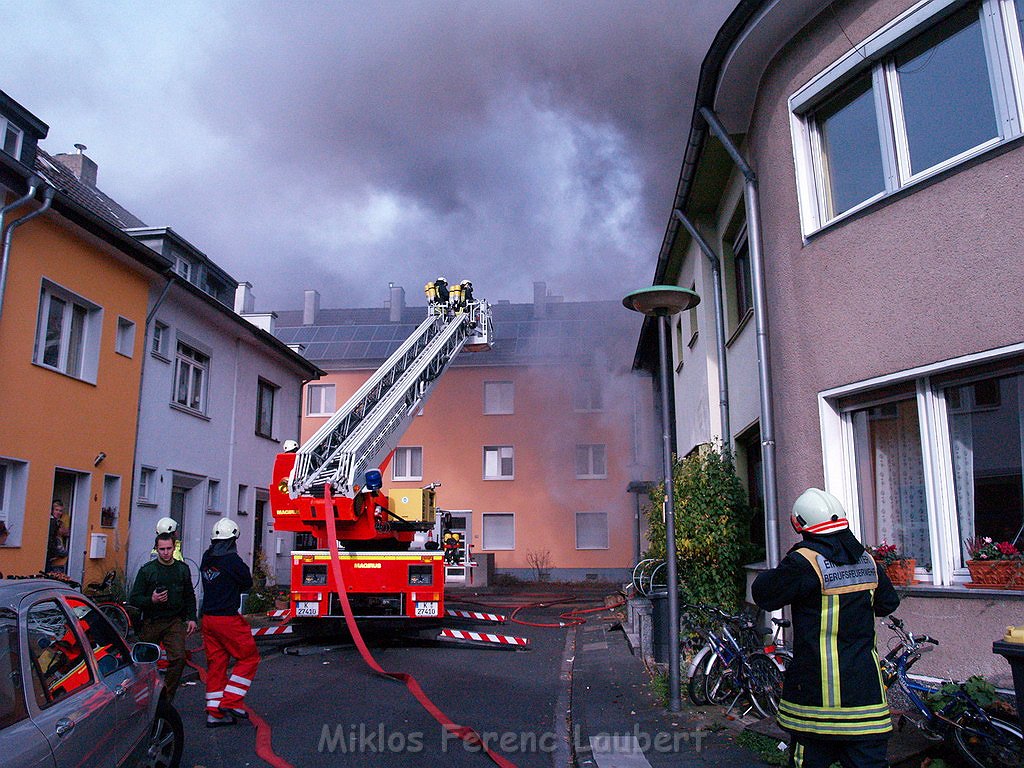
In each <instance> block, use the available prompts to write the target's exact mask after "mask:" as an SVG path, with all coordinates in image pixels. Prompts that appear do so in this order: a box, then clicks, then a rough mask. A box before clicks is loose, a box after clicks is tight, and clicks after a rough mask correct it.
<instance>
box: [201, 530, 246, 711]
mask: <svg viewBox="0 0 1024 768" xmlns="http://www.w3.org/2000/svg"><path fill="white" fill-rule="evenodd" d="M238 535H239V530H238V525H237V524H236V523H235V521H234V520H232V519H230V518H228V517H222V518H221V519H220V520H218V521H217V522H216V523H215V524H214V526H213V532H212V533H211V535H210V548H209V549H208V550H206V552H205V553H203V562H202V563H201V564H200V566H199V572H200V573H201V574H202V577H203V610H202V622H203V624H202V626H203V647H204V648H205V650H206V665H207V668H206V727H207V728H217V727H219V726H223V725H233V724H234V723H235V720H236V718H240V719H246V718H248V717H249V713H248V710H247V709H246V708H245V704H244V698H245V694H246V693H248V691H249V686H250V685H252V679H253V677H254V676H255V674H256V668H257V667H258V666H259V663H260V653H259V651H258V650H257V649H256V641H255V640H253V637H252V631H251V630H250V629H249V624H248V623H247V622H246V620H245V619H243V618H242V616H241V614H240V613H239V607H240V604H241V597H242V593H243V592H247V591H248V590H249V589H251V588H252V572H251V571H250V570H249V566H247V565H246V564H245V562H244V561H243V560H242V558H241V557H239V556H238V548H237V546H236V542H237V541H238ZM231 659H235V665H234V668H233V669H232V670H231V675H230V677H229V676H228V666H229V664H230V662H231Z"/></svg>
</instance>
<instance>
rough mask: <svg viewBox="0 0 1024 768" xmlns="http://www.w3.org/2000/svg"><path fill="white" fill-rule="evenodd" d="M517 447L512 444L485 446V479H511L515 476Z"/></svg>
mask: <svg viewBox="0 0 1024 768" xmlns="http://www.w3.org/2000/svg"><path fill="white" fill-rule="evenodd" d="M514 458H515V449H514V448H513V447H512V446H511V445H496V446H489V447H485V448H484V480H511V479H512V478H513V477H514V476H515V461H514Z"/></svg>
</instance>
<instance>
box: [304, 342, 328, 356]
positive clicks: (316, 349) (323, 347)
mask: <svg viewBox="0 0 1024 768" xmlns="http://www.w3.org/2000/svg"><path fill="white" fill-rule="evenodd" d="M327 346H328V345H327V344H323V343H320V344H310V345H309V346H308V347H306V351H305V352H304V353H303V354H304V355H305V356H306V358H307V359H309V360H321V359H323V357H324V354H325V353H326V352H327Z"/></svg>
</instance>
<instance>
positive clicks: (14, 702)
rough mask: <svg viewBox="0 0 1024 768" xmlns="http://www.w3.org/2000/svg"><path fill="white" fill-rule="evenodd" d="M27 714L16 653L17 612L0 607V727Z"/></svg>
mask: <svg viewBox="0 0 1024 768" xmlns="http://www.w3.org/2000/svg"><path fill="white" fill-rule="evenodd" d="M27 716H28V712H27V711H26V710H25V694H24V690H23V689H22V685H21V657H20V656H19V654H18V614H17V613H15V612H14V611H12V610H11V609H10V608H0V728H6V727H7V726H9V725H11V724H13V723H16V722H18V721H19V720H22V719H24V718H25V717H27Z"/></svg>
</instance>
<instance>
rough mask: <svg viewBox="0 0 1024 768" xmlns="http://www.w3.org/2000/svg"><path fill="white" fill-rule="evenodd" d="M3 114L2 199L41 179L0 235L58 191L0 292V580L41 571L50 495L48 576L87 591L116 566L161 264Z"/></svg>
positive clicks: (27, 122)
mask: <svg viewBox="0 0 1024 768" xmlns="http://www.w3.org/2000/svg"><path fill="white" fill-rule="evenodd" d="M0 108H6V110H2V109H0V111H4V113H5V115H6V117H5V119H7V120H8V122H9V124H10V125H13V126H16V127H17V130H20V131H22V136H21V142H20V143H19V144H17V145H16V146H13V147H12V146H9V147H8V148H9V149H15V150H18V151H16V152H15V154H13V155H12V154H10V153H4V154H2V156H0V174H2V183H3V190H4V192H5V193H6V194H5V201H6V202H7V203H9V202H11V201H12V200H15V199H17V198H19V197H21V196H22V195H23V194H25V191H26V188H27V186H28V185H27V183H26V180H27V179H28V178H30V177H31V173H32V171H31V170H30V169H31V168H32V167H33V166H34V165H35V166H36V170H37V172H38V173H40V174H42V175H43V176H45V178H44V179H42V184H40V185H39V190H38V193H37V195H36V197H35V198H34V199H32V200H29V201H26V202H25V203H24V204H23V205H22V206H20V207H18V208H16V209H14V210H12V211H10V212H8V213H7V215H6V217H5V222H4V223H5V225H6V226H10V225H11V223H12V222H14V221H16V220H17V219H19V218H20V217H22V216H24V215H25V214H27V213H31V212H33V211H36V210H39V209H41V208H42V207H43V205H44V203H43V197H44V195H43V190H44V189H47V188H49V190H48V191H47V192H46V196H49V195H50V194H51V192H52V190H53V189H54V188H56V194H55V195H53V199H52V207H49V209H48V210H46V211H45V212H44V213H42V214H40V215H38V216H36V217H35V218H33V219H31V220H30V221H26V222H25V223H24V224H23V225H22V226H19V227H17V228H16V229H15V230H13V231H12V233H11V236H10V242H11V248H10V250H9V252H8V253H7V254H6V259H7V263H6V267H7V275H6V282H5V284H4V285H3V286H2V293H0V301H2V305H0V398H2V402H3V416H2V418H0V508H2V509H0V520H2V521H3V523H4V528H5V529H6V531H7V533H6V536H0V539H2V544H0V572H3V573H4V574H31V573H35V572H38V571H40V570H43V569H44V568H45V567H46V566H47V565H48V553H47V542H48V536H49V530H50V525H49V518H50V508H51V501H52V500H54V499H60V500H61V501H62V502H63V504H64V507H65V511H64V517H65V520H64V523H65V524H66V526H67V531H68V534H69V536H68V539H67V541H66V544H67V557H66V560H65V558H58V561H63V562H59V567H60V568H61V569H63V570H65V571H66V573H67V575H68V576H70V577H71V578H73V579H75V580H82V581H86V582H88V581H93V580H98V579H99V578H101V577H102V575H103V574H104V573H105V572H106V571H107V570H109V569H111V568H114V567H121V568H123V567H124V558H125V550H126V545H127V541H128V514H127V510H128V509H129V500H130V491H131V479H132V468H133V460H134V453H135V435H136V420H137V414H138V403H139V382H140V371H141V360H142V348H143V347H142V345H143V343H144V337H145V333H144V330H143V329H144V327H145V322H146V312H147V306H148V302H149V296H150V286H151V284H152V283H153V281H154V280H155V279H156V276H157V273H158V270H160V269H162V268H163V267H164V266H165V265H164V263H163V260H162V259H161V258H160V257H159V256H157V255H156V254H154V253H152V252H151V251H149V250H148V249H146V248H145V247H144V246H141V245H138V244H136V243H134V242H133V241H131V239H130V238H128V237H127V236H125V235H123V234H121V233H120V232H119V231H117V230H116V228H113V227H109V226H104V223H103V222H101V221H100V220H99V219H98V218H97V217H96V216H95V215H94V214H93V213H91V212H90V211H88V210H86V208H85V207H83V206H82V205H81V204H79V203H78V202H76V201H75V200H73V199H72V198H71V197H70V196H68V195H67V194H65V191H64V190H62V189H60V188H59V186H58V184H59V182H57V181H56V178H57V177H58V176H59V174H53V175H50V174H47V173H46V172H45V166H46V163H45V162H43V163H41V164H39V163H37V162H36V154H35V151H36V150H35V140H37V139H39V138H42V137H43V136H45V128H46V127H45V125H42V124H41V123H38V122H33V121H32V120H31V119H28V118H26V117H25V114H26V113H23V112H22V111H20V110H19V108H17V105H14V106H13V107H12V103H11V102H10V101H9V100H8V99H7V97H6V96H5V95H4V96H3V98H2V99H0ZM30 117H31V116H29V118H30ZM40 126H42V127H41V128H40ZM44 157H46V160H47V161H48V160H50V158H48V156H44ZM50 555H51V556H52V551H51V553H50ZM49 564H51V565H52V564H53V563H52V562H51V563H49Z"/></svg>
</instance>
